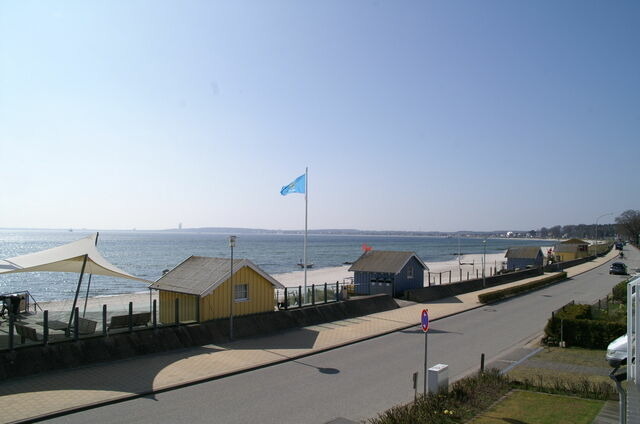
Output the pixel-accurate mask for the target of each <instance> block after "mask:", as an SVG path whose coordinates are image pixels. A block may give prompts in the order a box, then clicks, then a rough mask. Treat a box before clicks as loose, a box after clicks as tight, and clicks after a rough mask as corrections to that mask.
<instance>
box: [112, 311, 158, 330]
mask: <svg viewBox="0 0 640 424" xmlns="http://www.w3.org/2000/svg"><path fill="white" fill-rule="evenodd" d="M149 321H151V312H139V313H137V314H131V326H132V327H140V326H145V327H146V326H147V325H148V324H149ZM127 327H129V315H114V316H112V317H111V321H109V329H110V330H112V329H116V328H127Z"/></svg>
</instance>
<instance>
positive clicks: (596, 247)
mask: <svg viewBox="0 0 640 424" xmlns="http://www.w3.org/2000/svg"><path fill="white" fill-rule="evenodd" d="M607 215H613V212H609V213H605V214H602V215H600V216H599V217H597V218H596V241H595V244H594V245H593V248H594V250H595V252H594V255H595V256H598V246H597V244H598V220H599V219H600V218H602V217H603V216H607Z"/></svg>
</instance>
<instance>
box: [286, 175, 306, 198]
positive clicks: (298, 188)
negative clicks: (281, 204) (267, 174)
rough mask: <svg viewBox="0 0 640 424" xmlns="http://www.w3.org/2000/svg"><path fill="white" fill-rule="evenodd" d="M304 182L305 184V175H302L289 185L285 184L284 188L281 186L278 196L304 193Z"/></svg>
mask: <svg viewBox="0 0 640 424" xmlns="http://www.w3.org/2000/svg"><path fill="white" fill-rule="evenodd" d="M306 182H307V179H306V174H302V175H300V176H299V177H298V178H296V179H295V180H293V182H292V183H291V184H287V185H286V186H283V187H282V190H280V194H282V195H283V196H286V195H287V194H290V193H304V192H305V185H306Z"/></svg>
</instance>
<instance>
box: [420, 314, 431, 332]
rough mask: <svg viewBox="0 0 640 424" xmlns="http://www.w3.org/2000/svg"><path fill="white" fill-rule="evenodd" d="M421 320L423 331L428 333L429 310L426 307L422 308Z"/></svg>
mask: <svg viewBox="0 0 640 424" xmlns="http://www.w3.org/2000/svg"><path fill="white" fill-rule="evenodd" d="M421 321H422V331H424V332H425V333H426V332H427V331H429V311H427V310H426V309H423V310H422V317H421Z"/></svg>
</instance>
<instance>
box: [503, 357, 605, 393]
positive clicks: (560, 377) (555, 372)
mask: <svg viewBox="0 0 640 424" xmlns="http://www.w3.org/2000/svg"><path fill="white" fill-rule="evenodd" d="M604 354H605V351H603V350H597V349H582V348H567V349H562V348H550V349H545V350H542V351H540V352H538V354H537V355H535V356H534V357H533V358H532V359H535V360H539V361H545V362H547V363H551V364H553V363H556V364H558V365H562V364H570V365H579V366H585V367H595V368H601V369H603V371H608V370H609V366H608V365H607V363H606V361H605V359H604ZM508 375H509V378H510V379H511V380H512V381H513V382H515V385H516V387H519V388H523V389H525V388H526V389H531V390H535V391H543V392H549V393H564V394H574V395H579V396H582V397H587V398H596V399H615V398H616V390H615V385H614V383H613V381H611V379H610V378H609V377H607V376H606V375H597V374H591V373H581V372H574V371H568V370H567V371H563V370H561V369H550V368H544V367H540V368H538V367H536V366H535V362H533V361H531V362H529V361H526V362H524V363H523V364H521V365H519V366H517V367H515V368H514V369H512V370H511V371H509V374H508Z"/></svg>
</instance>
